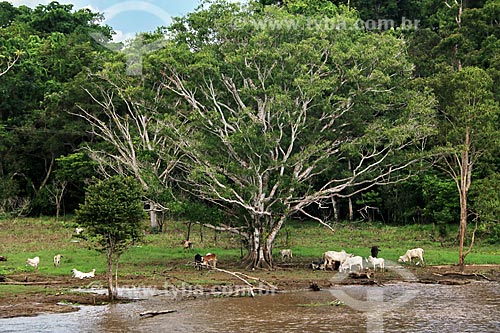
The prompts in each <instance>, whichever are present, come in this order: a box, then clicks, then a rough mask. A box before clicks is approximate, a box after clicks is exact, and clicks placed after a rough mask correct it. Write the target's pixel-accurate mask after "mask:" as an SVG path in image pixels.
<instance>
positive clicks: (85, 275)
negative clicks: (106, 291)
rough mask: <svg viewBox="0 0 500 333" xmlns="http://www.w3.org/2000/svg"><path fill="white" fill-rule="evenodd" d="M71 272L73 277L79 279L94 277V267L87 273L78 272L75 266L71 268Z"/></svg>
mask: <svg viewBox="0 0 500 333" xmlns="http://www.w3.org/2000/svg"><path fill="white" fill-rule="evenodd" d="M71 272H73V277H74V278H76V279H80V280H82V279H87V278H93V277H95V268H94V269H93V270H91V271H90V272H88V273H84V272H80V271H79V270H77V269H76V268H73V269H72V270H71Z"/></svg>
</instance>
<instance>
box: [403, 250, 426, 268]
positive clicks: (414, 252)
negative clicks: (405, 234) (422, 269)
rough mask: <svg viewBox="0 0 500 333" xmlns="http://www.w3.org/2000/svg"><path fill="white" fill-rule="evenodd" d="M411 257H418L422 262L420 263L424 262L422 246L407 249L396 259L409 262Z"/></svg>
mask: <svg viewBox="0 0 500 333" xmlns="http://www.w3.org/2000/svg"><path fill="white" fill-rule="evenodd" d="M413 258H418V259H420V262H421V263H422V265H423V264H425V262H424V250H423V249H422V248H419V247H418V248H416V249H411V250H408V251H406V253H405V254H404V255H402V256H401V257H399V259H398V261H399V262H410V263H411V262H412V259H413Z"/></svg>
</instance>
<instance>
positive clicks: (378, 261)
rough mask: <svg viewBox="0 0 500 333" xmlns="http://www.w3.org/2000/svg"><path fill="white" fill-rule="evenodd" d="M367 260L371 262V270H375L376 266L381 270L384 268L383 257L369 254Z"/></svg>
mask: <svg viewBox="0 0 500 333" xmlns="http://www.w3.org/2000/svg"><path fill="white" fill-rule="evenodd" d="M366 261H367V262H369V263H371V264H372V265H373V270H374V271H375V270H376V268H377V265H378V267H380V269H381V270H382V271H383V270H384V268H385V260H384V258H374V257H373V256H369V257H368V259H366Z"/></svg>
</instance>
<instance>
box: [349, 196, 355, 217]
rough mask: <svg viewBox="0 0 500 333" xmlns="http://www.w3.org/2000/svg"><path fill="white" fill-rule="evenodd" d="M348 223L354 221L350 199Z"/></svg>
mask: <svg viewBox="0 0 500 333" xmlns="http://www.w3.org/2000/svg"><path fill="white" fill-rule="evenodd" d="M348 200H349V221H350V222H352V221H353V220H354V209H353V207H352V198H351V197H349V199H348Z"/></svg>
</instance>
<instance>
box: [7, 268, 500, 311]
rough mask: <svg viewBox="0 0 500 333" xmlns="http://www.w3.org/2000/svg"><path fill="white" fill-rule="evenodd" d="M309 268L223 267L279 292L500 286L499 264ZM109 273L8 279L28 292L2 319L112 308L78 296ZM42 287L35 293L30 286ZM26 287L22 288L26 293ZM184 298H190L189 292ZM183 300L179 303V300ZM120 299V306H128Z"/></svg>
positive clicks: (180, 278)
mask: <svg viewBox="0 0 500 333" xmlns="http://www.w3.org/2000/svg"><path fill="white" fill-rule="evenodd" d="M305 266H306V265H305V264H304V263H294V264H288V265H282V266H281V267H277V269H275V270H273V271H242V270H239V269H238V268H236V267H224V268H225V269H227V270H230V271H242V272H244V274H246V275H249V276H252V277H257V278H259V279H261V281H265V282H267V283H269V284H272V285H274V286H276V288H277V289H276V290H275V291H277V292H286V291H295V290H308V289H310V288H311V287H313V286H317V287H318V288H319V289H324V288H331V287H333V286H335V285H357V284H361V285H368V284H373V285H379V286H381V285H384V284H388V283H394V282H398V281H406V282H414V283H428V284H450V285H455V284H467V283H470V282H472V281H478V280H482V281H488V280H490V281H500V266H499V265H468V266H466V268H465V270H464V271H463V272H460V271H459V269H458V267H456V266H427V267H408V266H405V267H404V268H401V267H399V268H397V267H393V268H389V269H388V270H386V271H385V272H375V273H371V274H370V278H366V277H364V276H362V277H360V278H357V276H348V275H340V274H339V273H338V272H333V273H332V272H331V271H326V272H325V271H312V270H310V269H308V268H306V267H305ZM105 281H106V280H105V276H104V274H98V275H97V276H96V279H94V280H92V281H89V280H78V279H76V280H75V279H73V278H71V277H70V276H46V275H40V274H37V273H29V274H22V275H19V274H18V275H7V276H4V282H0V285H12V286H24V287H25V290H18V289H17V288H16V291H15V292H7V293H2V294H0V318H12V317H18V316H34V315H37V314H41V313H64V312H71V311H77V310H78V305H101V304H102V305H103V304H107V303H108V301H107V296H106V295H99V294H94V293H88V292H74V290H75V289H77V288H93V287H96V286H100V287H102V286H104V283H105ZM120 285H121V286H128V287H137V286H147V287H151V288H155V289H157V290H160V291H161V290H168V289H170V290H171V289H172V288H177V289H176V290H183V289H189V290H194V289H195V288H197V289H196V291H197V294H196V295H198V296H199V295H200V293H204V294H206V295H208V294H210V293H220V292H221V291H227V290H231V289H232V288H231V287H234V288H233V290H234V289H235V288H237V287H238V286H240V285H242V282H241V281H240V280H238V279H236V278H234V277H233V276H231V275H229V274H227V273H224V272H215V271H208V270H204V271H201V272H200V271H194V270H185V269H179V270H169V271H164V272H154V274H151V275H148V276H125V277H122V278H120ZM33 286H37V288H36V289H35V290H33V289H32V288H31V287H33ZM24 287H21V288H24ZM183 297H190V294H189V293H188V292H186V293H183ZM178 299H179V298H177V300H178ZM129 301H130V300H129V299H119V300H118V301H117V302H129Z"/></svg>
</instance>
